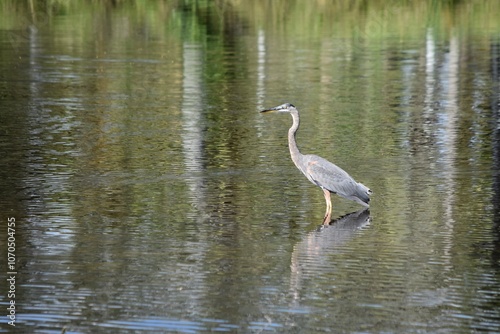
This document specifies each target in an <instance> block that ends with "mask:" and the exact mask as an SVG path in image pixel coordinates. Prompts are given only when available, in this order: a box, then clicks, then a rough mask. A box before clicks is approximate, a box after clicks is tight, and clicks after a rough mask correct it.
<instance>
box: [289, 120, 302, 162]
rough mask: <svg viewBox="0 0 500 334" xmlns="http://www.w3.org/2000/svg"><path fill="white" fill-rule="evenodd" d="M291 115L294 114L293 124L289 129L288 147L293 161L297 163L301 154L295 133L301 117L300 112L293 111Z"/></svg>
mask: <svg viewBox="0 0 500 334" xmlns="http://www.w3.org/2000/svg"><path fill="white" fill-rule="evenodd" d="M290 115H292V119H293V124H292V127H291V128H290V129H289V130H288V148H289V149H290V155H291V156H292V160H293V162H295V163H296V161H297V159H298V158H299V156H301V153H300V152H299V148H298V147H297V142H296V141H295V133H296V132H297V129H298V128H299V123H300V119H299V113H298V112H291V113H290Z"/></svg>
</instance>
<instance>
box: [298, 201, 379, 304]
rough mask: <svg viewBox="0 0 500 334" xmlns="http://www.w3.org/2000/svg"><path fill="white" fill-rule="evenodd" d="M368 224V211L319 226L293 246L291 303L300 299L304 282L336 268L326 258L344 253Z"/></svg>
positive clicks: (357, 212)
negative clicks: (350, 242)
mask: <svg viewBox="0 0 500 334" xmlns="http://www.w3.org/2000/svg"><path fill="white" fill-rule="evenodd" d="M370 222H371V217H370V210H369V209H368V208H365V209H362V210H359V211H356V212H352V213H349V214H347V215H345V216H342V217H340V218H337V219H334V220H332V222H331V223H330V224H329V225H320V226H319V227H318V228H317V229H316V230H315V231H313V232H311V233H309V234H308V235H307V236H306V237H305V238H304V240H302V241H301V242H299V243H298V244H297V245H295V247H294V249H293V253H292V259H291V265H290V269H291V274H290V275H291V277H290V290H291V293H292V295H293V299H294V300H297V299H298V298H299V293H300V290H301V288H302V282H303V281H304V280H307V279H308V278H314V277H316V276H317V275H318V273H321V272H329V271H331V270H332V268H335V266H334V264H332V263H331V258H330V257H328V256H325V255H328V254H334V253H340V252H343V251H345V250H346V249H345V248H342V246H344V245H345V244H347V243H348V242H349V241H351V240H352V239H353V238H354V237H355V236H356V235H357V234H358V232H359V230H360V229H362V228H364V227H366V226H368V225H369V224H370Z"/></svg>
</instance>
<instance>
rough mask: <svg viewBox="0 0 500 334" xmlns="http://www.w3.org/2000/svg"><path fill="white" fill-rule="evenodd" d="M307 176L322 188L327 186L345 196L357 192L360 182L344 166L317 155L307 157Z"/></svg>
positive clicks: (328, 188)
mask: <svg viewBox="0 0 500 334" xmlns="http://www.w3.org/2000/svg"><path fill="white" fill-rule="evenodd" d="M306 166H307V167H306V173H307V175H306V176H307V178H309V180H311V181H312V182H313V183H315V184H316V185H318V186H320V187H321V188H325V189H327V190H329V191H331V192H333V193H336V194H338V195H340V196H343V197H351V196H352V195H354V194H356V191H357V187H358V184H357V182H356V181H354V179H353V178H352V177H351V176H350V175H349V174H347V172H346V171H344V170H343V169H342V168H340V167H338V166H336V165H335V164H333V163H331V162H330V161H328V160H326V159H323V158H321V157H318V156H315V155H308V156H307V159H306Z"/></svg>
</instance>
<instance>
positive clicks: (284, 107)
mask: <svg viewBox="0 0 500 334" xmlns="http://www.w3.org/2000/svg"><path fill="white" fill-rule="evenodd" d="M296 110H297V109H295V106H294V105H293V104H291V103H284V104H282V105H279V106H277V107H274V108H269V109H265V110H262V111H261V112H267V113H271V112H291V111H296Z"/></svg>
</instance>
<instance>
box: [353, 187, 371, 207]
mask: <svg viewBox="0 0 500 334" xmlns="http://www.w3.org/2000/svg"><path fill="white" fill-rule="evenodd" d="M371 194H372V191H371V190H370V188H368V187H367V186H365V185H364V184H362V183H358V188H357V189H356V195H355V201H356V202H358V203H359V204H361V205H363V206H369V205H370V195H371Z"/></svg>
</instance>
